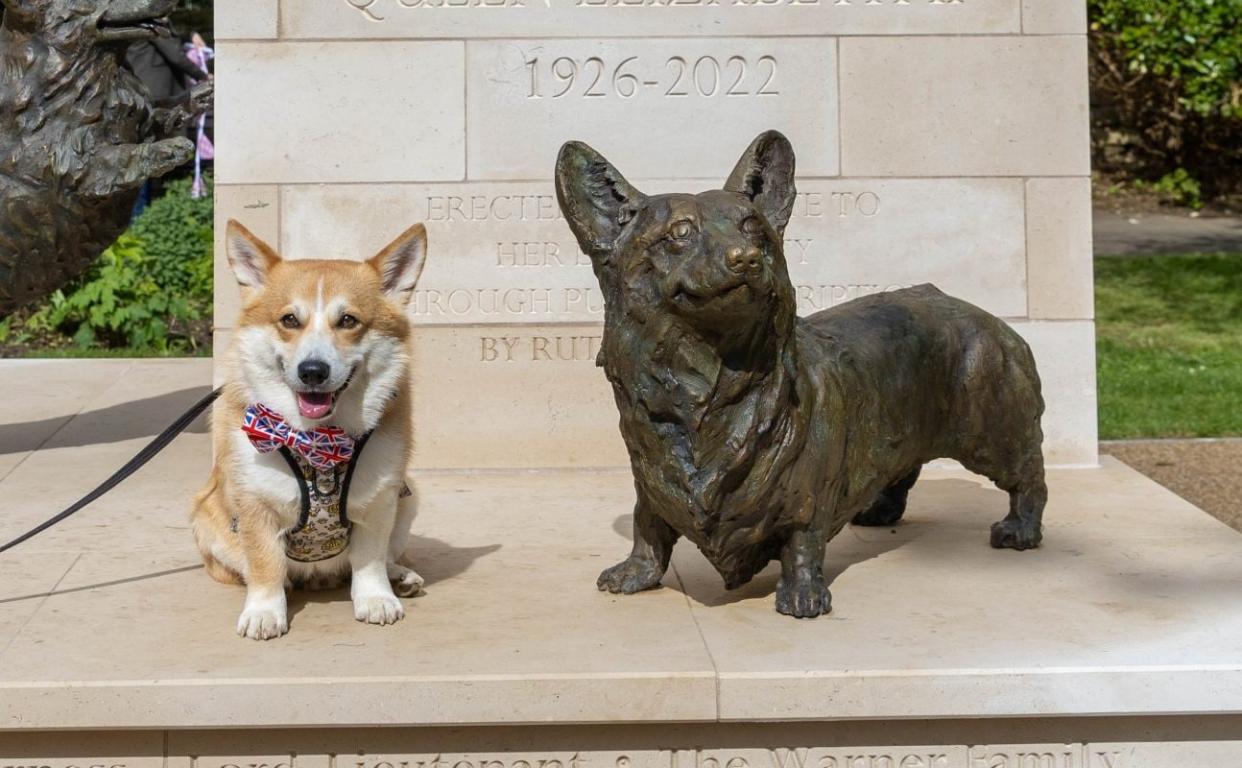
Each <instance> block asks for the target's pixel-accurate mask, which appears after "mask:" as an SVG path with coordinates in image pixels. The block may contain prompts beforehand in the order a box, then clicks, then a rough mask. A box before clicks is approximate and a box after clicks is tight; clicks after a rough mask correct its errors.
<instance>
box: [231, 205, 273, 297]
mask: <svg viewBox="0 0 1242 768" xmlns="http://www.w3.org/2000/svg"><path fill="white" fill-rule="evenodd" d="M224 242H225V253H226V254H227V256H228V258H229V266H230V267H232V268H233V275H234V276H235V277H236V278H237V282H238V284H239V285H241V286H242V287H245V288H262V287H263V284H264V283H266V282H267V273H268V272H269V271H271V269H272V267H274V266H276V265H277V264H279V263H280V255H279V254H277V253H276V251H274V250H273V249H272V247H271V246H270V245H268V244H267V243H265V242H263V241H262V240H260V239H259V238H258V237H257V236H256V235H255V234H254V233H253V232H251V231H250V230H248V229H246V228H245V227H243V226H242V225H241V224H239V223H238V222H237V221H235V220H234V219H229V225H228V229H227V230H226V234H225V239H224Z"/></svg>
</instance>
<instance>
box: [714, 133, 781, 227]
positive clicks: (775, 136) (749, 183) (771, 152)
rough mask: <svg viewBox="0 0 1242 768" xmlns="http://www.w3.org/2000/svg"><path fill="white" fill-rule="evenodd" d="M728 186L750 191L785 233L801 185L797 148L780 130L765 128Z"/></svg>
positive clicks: (728, 188)
mask: <svg viewBox="0 0 1242 768" xmlns="http://www.w3.org/2000/svg"><path fill="white" fill-rule="evenodd" d="M724 188H725V189H726V190H727V191H729V192H738V193H740V194H743V195H746V196H747V197H749V198H750V199H751V200H752V201H753V202H754V203H755V206H756V207H757V208H758V209H759V210H760V211H761V212H762V213H763V215H764V218H766V219H767V220H768V223H769V224H771V225H772V228H773V229H775V230H776V231H777V232H778V233H780V234H784V232H785V225H786V224H788V223H789V215H790V214H791V213H792V212H793V205H794V198H795V197H796V196H797V194H798V188H797V186H796V185H795V183H794V151H793V146H792V145H791V144H790V143H789V139H787V138H785V137H784V136H783V135H782V134H781V133H780V132H779V131H765V132H763V133H761V134H759V136H758V137H757V138H756V139H755V140H754V141H752V142H751V144H750V146H749V147H747V148H746V151H745V152H743V153H742V159H741V160H738V161H737V167H735V168H734V169H733V173H731V174H729V180H728V181H726V182H725V185H724Z"/></svg>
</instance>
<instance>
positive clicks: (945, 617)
mask: <svg viewBox="0 0 1242 768" xmlns="http://www.w3.org/2000/svg"><path fill="white" fill-rule="evenodd" d="M79 365H80V369H79V370H78V372H77V377H78V378H80V379H83V380H89V379H91V378H92V377H93V376H95V375H96V374H97V373H99V372H100V371H105V370H108V369H107V368H106V367H98V368H97V367H96V366H95V364H93V363H84V364H79ZM111 370H112V371H113V372H114V373H115V371H117V370H126V369H116V368H113V369H111ZM128 370H137V371H140V372H141V375H139V376H134V377H129V376H125V375H123V374H122V375H121V380H120V381H118V382H117V383H116V384H115V385H113V387H112V388H109V389H107V390H105V391H104V392H103V393H102V394H100V393H96V392H94V391H91V390H90V389H89V388H86V389H85V390H82V393H81V394H79V395H78V396H77V398H76V399H75V398H74V397H72V396H66V397H65V399H64V408H63V415H64V416H65V417H66V418H67V417H69V416H72V415H73V414H77V413H78V412H79V411H82V410H83V409H85V413H84V414H83V415H81V416H75V417H74V418H72V420H70V421H69V422H68V424H67V425H64V426H63V427H62V428H61V429H60V431H59V432H58V433H57V440H58V441H59V442H58V447H55V448H50V447H49V448H47V449H44V450H40V451H37V452H35V453H34V455H32V456H30V457H28V458H27V459H26V460H25V461H23V462H22V463H21V464H20V466H18V467H17V468H16V469H15V470H14V471H13V472H11V473H10V475H9V477H7V478H6V479H4V480H3V481H0V538H7V537H9V536H10V535H14V534H16V533H18V532H20V530H22V529H24V528H25V527H26V526H27V524H30V523H32V522H33V521H36V520H38V519H40V518H41V516H44V515H46V514H49V513H50V512H52V511H54V510H55V509H56V508H57V507H58V505H59V504H60V503H62V502H64V501H65V500H67V499H70V498H71V497H74V496H76V495H77V493H79V492H81V491H84V490H86V488H88V487H89V486H90V485H91V484H92V483H93V482H96V481H97V480H98V479H100V478H102V476H104V475H106V474H107V473H108V472H109V471H110V470H111V469H112V468H114V467H115V466H117V465H119V464H120V462H121V461H123V460H124V459H126V458H128V457H129V455H131V454H132V453H133V452H134V451H135V450H136V449H137V447H139V446H140V445H141V444H142V443H143V441H144V440H145V439H146V437H145V436H144V435H142V434H141V433H153V432H154V431H155V430H157V429H159V428H161V427H162V426H163V425H164V424H165V423H167V421H169V420H171V418H172V417H173V416H175V415H176V412H178V411H179V410H180V409H181V408H182V407H184V406H185V405H188V404H189V402H192V401H193V400H194V399H197V396H196V391H197V389H198V388H201V387H202V386H205V382H206V381H207V380H208V379H209V376H210V369H209V365H208V364H207V363H206V362H205V361H188V362H181V363H176V364H174V363H167V362H164V363H161V364H160V365H152V366H150V367H146V366H145V365H142V366H139V365H138V364H135V368H132V369H128ZM0 371H3V366H2V365H0ZM61 373H63V372H61ZM50 387H51V384H49V388H50ZM65 391H66V392H68V391H69V389H68V388H66V389H65ZM168 393H175V396H174V397H165V396H166V395H168ZM87 400H89V402H88V403H86V404H83V403H84V402H85V401H87ZM133 403H155V405H153V406H150V407H147V406H136V405H133ZM107 413H112V414H116V415H117V417H116V418H112V417H109V416H107V415H105V414H107ZM53 415H54V414H53ZM38 416H39V418H50V416H48V415H47V414H39V415H38ZM121 416H124V418H121ZM26 419H27V414H25V413H23V412H22V409H21V408H20V407H18V406H17V405H15V404H14V403H12V401H8V402H5V403H0V433H2V432H3V430H4V428H5V426H6V425H11V424H15V423H16V424H21V423H24V420H26ZM114 430H119V435H118V433H116V432H114ZM114 436H119V437H120V438H121V439H113V437H114ZM209 452H210V449H209V445H208V441H207V436H206V435H205V434H203V433H191V434H188V435H185V436H183V437H182V438H181V439H179V440H178V441H177V442H176V443H175V444H174V445H173V447H172V448H170V449H169V451H168V452H167V453H166V454H165V455H163V456H161V457H160V459H158V460H157V463H155V464H153V465H151V466H150V467H148V468H147V469H145V470H144V471H143V472H142V473H140V474H139V475H137V476H135V477H134V478H133V479H132V480H130V481H129V482H128V483H126V484H125V485H124V486H122V487H121V488H120V489H118V490H117V491H115V492H114V494H113V495H112V496H110V497H108V498H106V499H104V500H102V501H101V502H100V503H99V505H98V506H97V507H93V508H91V509H88V510H87V511H85V512H83V513H82V514H81V515H80V516H79V517H77V518H74V519H73V520H71V521H69V522H66V523H65V524H64V525H63V526H61V527H60V528H59V529H57V530H55V531H52V532H50V533H48V534H47V535H46V537H41V538H40V539H37V540H35V541H33V542H30V543H29V544H27V545H25V546H23V547H22V548H19V549H16V550H14V551H13V552H11V553H8V554H6V555H3V556H0V638H3V639H0V730H26V729H40V728H53V729H55V728H101V729H102V728H133V729H142V728H148V729H158V728H208V727H235V726H237V725H239V724H245V725H248V726H252V727H299V728H301V727H306V726H320V725H332V726H341V727H344V726H360V727H361V726H373V725H400V724H407V725H408V724H419V725H435V724H439V725H461V724H525V723H552V722H556V723H598V722H633V723H658V722H705V721H733V720H742V719H745V720H760V721H773V720H783V721H790V720H807V719H842V718H858V717H869V718H876V717H879V718H932V717H934V718H974V717H1023V716H1031V715H1039V716H1049V715H1060V716H1076V715H1110V714H1130V715H1157V714H1162V715H1163V714H1198V713H1239V712H1242V589H1240V588H1239V587H1240V585H1242V537H1239V535H1238V534H1237V533H1235V532H1234V531H1232V530H1230V529H1229V528H1228V527H1226V526H1225V525H1223V524H1221V523H1220V522H1218V521H1216V520H1215V519H1213V518H1211V517H1210V516H1208V515H1206V514H1204V513H1203V512H1201V511H1199V510H1198V509H1196V508H1195V507H1193V506H1192V505H1190V504H1189V503H1188V502H1185V501H1183V500H1182V499H1180V498H1178V497H1176V496H1174V495H1173V494H1172V493H1170V492H1168V491H1166V490H1164V489H1163V488H1161V487H1159V486H1157V485H1156V484H1154V483H1152V482H1151V481H1149V480H1147V479H1145V478H1143V477H1142V476H1140V475H1139V474H1137V473H1136V472H1134V471H1132V470H1130V469H1129V468H1127V467H1125V466H1123V465H1121V464H1120V463H1119V462H1116V461H1114V460H1111V459H1109V460H1106V461H1105V463H1104V466H1103V467H1102V468H1100V469H1094V470H1057V471H1054V472H1052V473H1051V475H1050V486H1051V493H1052V501H1051V502H1050V504H1049V509H1048V514H1047V518H1046V520H1047V530H1046V538H1045V546H1044V547H1043V548H1041V549H1039V550H1037V551H1033V552H1026V553H1015V552H1009V551H994V550H992V549H990V548H989V547H988V545H987V532H988V526H989V524H990V523H991V522H992V521H993V520H995V519H997V518H998V517H1000V516H1001V515H1002V513H1003V511H1004V508H1005V499H1004V497H1003V495H1002V494H1000V493H999V492H997V491H995V490H994V489H991V488H989V487H987V486H986V484H984V483H982V482H980V481H979V480H978V479H977V478H975V477H973V476H971V475H969V474H967V473H965V472H962V471H954V470H951V469H932V470H929V471H928V472H927V473H926V474H925V478H924V480H922V481H921V482H920V483H919V485H918V486H917V487H916V488H915V490H914V493H913V494H912V499H911V508H910V511H909V515H908V520H907V521H906V522H904V523H903V524H902V525H899V526H897V527H896V528H893V529H891V530H890V529H852V528H851V529H847V530H846V531H845V532H843V533H842V534H841V536H839V537H838V538H837V539H836V540H835V541H833V542H832V543H831V544H830V545H829V548H828V560H827V566H828V569H829V572H830V573H831V574H832V576H833V584H832V588H833V592H834V596H835V610H834V613H833V614H832V615H831V616H829V617H826V618H823V619H820V620H817V621H808V622H799V621H794V620H791V619H787V618H784V617H780V616H778V615H777V614H775V612H774V610H773V598H772V590H773V589H774V587H775V580H776V571H775V568H769V569H768V570H767V571H765V572H764V573H763V574H761V575H760V576H759V577H758V578H757V579H756V580H755V581H754V582H753V583H752V584H750V585H748V586H747V587H745V588H743V589H741V590H738V591H737V592H734V593H729V592H726V591H725V590H724V589H723V587H722V585H721V583H720V581H719V579H718V578H717V577H716V576H715V574H714V573H713V572H712V571H711V570H710V568H709V567H708V566H707V564H706V563H705V562H704V560H703V559H702V558H701V556H699V555H698V553H697V552H695V551H694V550H693V548H691V547H689V546H687V545H685V544H682V545H680V546H679V547H678V549H677V552H676V554H675V558H674V569H673V571H672V572H670V574H669V576H668V577H667V578H666V580H665V588H664V589H661V590H657V591H654V592H650V593H646V594H642V595H637V596H632V597H616V596H612V595H605V594H602V593H599V592H598V591H596V589H595V586H594V581H595V576H596V574H597V573H598V572H599V570H600V569H601V568H603V567H604V566H606V565H609V564H611V563H612V562H614V561H616V560H617V559H619V558H621V557H622V556H624V554H625V553H626V551H627V550H628V548H629V543H628V541H627V537H628V529H629V513H630V510H631V507H632V503H633V490H632V486H631V484H630V480H629V478H628V475H627V473H625V472H624V471H617V472H608V471H599V472H586V471H560V472H517V471H514V472H506V471H480V472H440V473H425V474H423V475H421V476H419V477H417V478H416V486H417V491H418V493H419V503H420V514H419V516H418V518H417V520H416V521H415V531H414V534H415V535H414V538H413V540H412V543H411V554H412V555H413V557H414V560H415V563H416V565H417V567H418V568H419V570H420V571H421V572H422V573H423V575H424V576H426V577H427V580H428V584H427V593H426V595H424V596H423V597H419V598H416V599H414V600H411V601H408V602H407V610H408V616H407V619H406V620H405V621H404V622H402V623H400V624H398V625H396V626H395V627H389V628H378V627H369V626H364V625H361V624H358V623H356V622H354V621H353V619H352V613H351V611H350V608H349V601H348V596H347V594H346V592H344V591H336V592H327V593H319V594H315V595H305V594H300V593H299V594H297V595H295V596H294V598H293V600H292V605H293V617H292V632H291V634H290V635H288V636H287V637H285V638H283V639H281V640H278V641H274V642H270V643H255V642H252V641H248V640H243V639H240V638H238V637H236V636H235V634H234V633H233V627H234V623H235V620H236V615H237V612H238V610H239V609H240V605H241V599H242V591H241V589H239V588H236V587H226V586H222V585H219V584H216V583H215V582H213V581H211V580H210V579H208V578H207V576H206V575H205V574H204V573H203V571H202V569H201V566H200V564H199V562H198V559H197V554H196V553H195V551H194V546H193V543H192V540H191V537H190V535H189V532H188V530H187V529H186V524H185V514H186V509H187V506H188V500H189V497H190V495H191V494H192V493H193V492H194V491H195V490H196V489H197V487H198V485H199V483H201V482H202V479H203V477H204V476H205V474H206V472H207V468H208V464H209Z"/></svg>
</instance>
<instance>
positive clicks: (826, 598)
mask: <svg viewBox="0 0 1242 768" xmlns="http://www.w3.org/2000/svg"><path fill="white" fill-rule="evenodd" d="M776 610H777V612H778V613H783V614H785V615H786V616H794V617H796V618H799V619H813V618H815V617H816V616H822V615H823V614H825V613H828V612H829V611H831V610H832V593H830V592H829V591H828V585H827V584H825V583H824V579H823V577H822V576H821V577H810V576H808V577H806V578H801V579H796V580H793V581H792V583H791V582H788V581H786V580H785V579H781V580H780V582H779V583H778V584H777V585H776Z"/></svg>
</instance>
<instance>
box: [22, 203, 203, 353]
mask: <svg viewBox="0 0 1242 768" xmlns="http://www.w3.org/2000/svg"><path fill="white" fill-rule="evenodd" d="M189 189H190V180H189V179H181V180H178V181H174V182H172V183H170V184H168V185H167V187H166V192H165V194H164V195H163V196H162V197H160V198H159V199H158V200H155V201H154V202H152V203H151V204H150V205H149V206H148V207H147V208H146V210H144V211H143V213H142V215H140V216H139V217H138V218H137V219H136V220H135V221H134V223H133V224H132V225H131V227H130V228H129V230H127V231H126V232H125V234H123V235H121V237H120V238H119V239H118V240H117V242H116V243H114V244H113V245H112V246H111V247H110V248H108V250H106V251H105V252H104V253H103V254H102V255H101V256H100V257H99V259H98V260H97V261H96V262H95V264H93V265H92V266H91V269H90V270H89V271H88V272H87V273H86V274H85V275H83V276H82V277H81V278H79V279H77V280H75V281H74V282H73V283H71V284H70V285H69V286H67V287H65V288H64V289H62V290H59V291H57V292H56V293H54V294H52V296H51V297H50V298H49V299H48V300H47V301H46V302H45V303H44V304H43V305H42V306H41V307H39V308H37V309H36V310H35V311H34V312H33V313H32V314H30V315H29V316H25V317H24V318H17V317H13V316H10V317H9V318H6V320H5V321H4V323H3V324H0V345H16V346H25V347H32V346H35V347H45V348H52V349H56V348H62V347H66V346H72V347H74V348H76V349H78V350H80V351H81V352H83V353H88V354H89V353H92V352H93V353H106V351H108V350H119V349H123V350H125V351H126V352H127V353H129V354H136V355H148V354H161V355H162V354H187V353H195V352H197V351H198V350H199V349H200V348H203V347H205V346H207V345H208V344H209V342H210V332H211V327H210V319H209V318H210V316H211V307H212V257H213V247H212V240H213V237H212V197H211V194H210V185H209V186H208V194H207V195H206V196H205V197H204V198H202V199H200V200H193V199H191V198H190V193H189Z"/></svg>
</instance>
